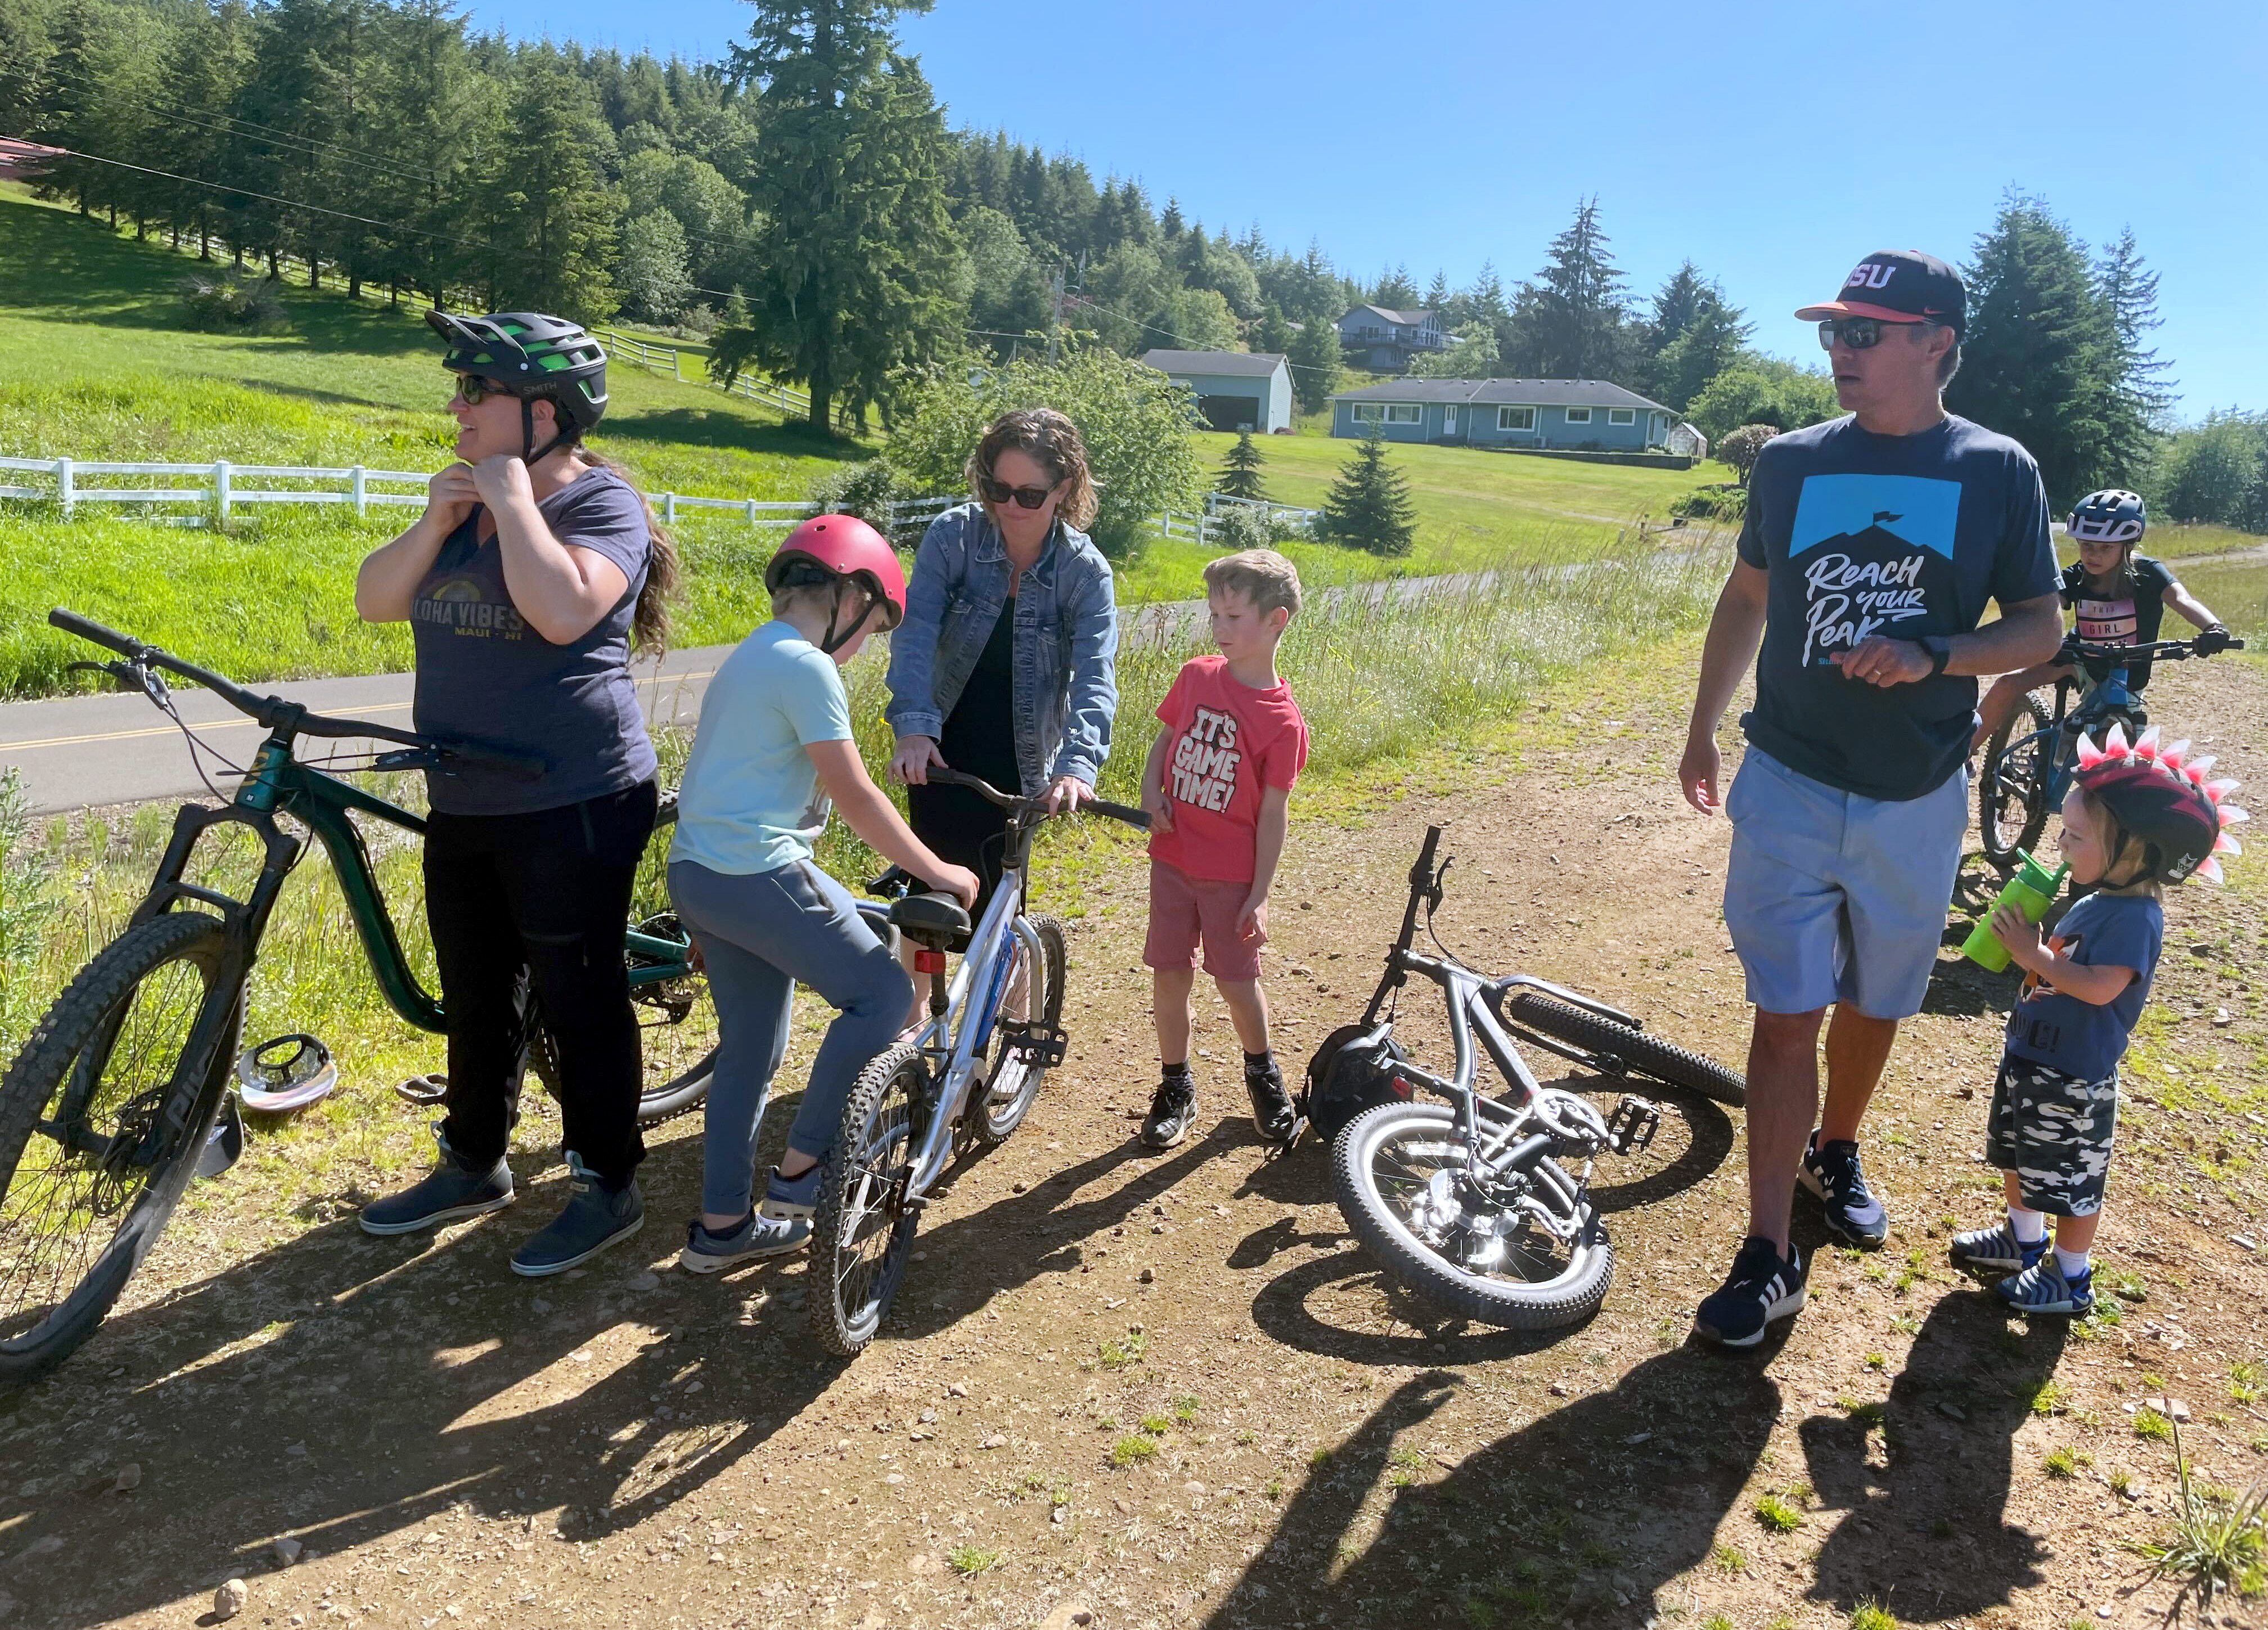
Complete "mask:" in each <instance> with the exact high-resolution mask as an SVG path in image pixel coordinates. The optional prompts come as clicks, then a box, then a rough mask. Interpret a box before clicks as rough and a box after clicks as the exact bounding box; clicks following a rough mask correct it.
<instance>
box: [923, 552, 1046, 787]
mask: <svg viewBox="0 0 2268 1630" xmlns="http://www.w3.org/2000/svg"><path fill="white" fill-rule="evenodd" d="M937 750H938V751H939V753H942V754H943V755H944V756H945V762H946V763H948V764H950V765H952V766H953V768H954V769H955V770H958V771H961V773H962V774H963V775H972V776H981V777H983V778H984V779H985V780H987V781H990V783H991V784H992V785H995V786H997V787H998V788H999V789H1000V790H1001V791H1002V792H1004V793H1011V794H1013V793H1020V792H1022V791H1023V790H1024V778H1023V772H1022V771H1020V770H1019V769H1018V768H1017V765H1016V597H1015V596H1014V595H1013V594H1011V595H1009V596H1008V599H1007V602H1006V603H1005V605H1003V606H1002V607H1001V608H1000V616H999V618H998V621H997V622H995V623H993V624H992V632H991V634H990V637H989V638H986V640H985V641H984V650H983V653H982V654H980V655H979V656H978V657H977V659H976V670H975V671H974V672H973V673H971V674H970V675H968V684H966V685H965V686H963V687H962V688H961V697H960V699H959V700H958V701H956V702H955V703H954V704H953V712H950V713H948V714H947V715H946V720H945V732H944V734H942V735H940V736H939V737H938V741H937Z"/></svg>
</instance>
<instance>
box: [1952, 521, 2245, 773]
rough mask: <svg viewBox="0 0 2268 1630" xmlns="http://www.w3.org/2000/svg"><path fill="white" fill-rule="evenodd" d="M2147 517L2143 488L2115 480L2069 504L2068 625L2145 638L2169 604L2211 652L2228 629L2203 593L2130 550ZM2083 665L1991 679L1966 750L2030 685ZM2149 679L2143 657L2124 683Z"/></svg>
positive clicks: (2059, 664) (2085, 632) (2080, 631)
mask: <svg viewBox="0 0 2268 1630" xmlns="http://www.w3.org/2000/svg"><path fill="white" fill-rule="evenodd" d="M2148 520H2149V518H2148V516H2147V514H2146V513H2144V510H2143V506H2142V498H2141V495H2140V494H2139V493H2135V492H2128V491H2125V490H2123V489H2121V488H2116V487H2110V488H2105V489H2104V490H2102V491H2101V492H2090V493H2088V495H2087V496H2086V497H2085V498H2081V499H2080V501H2079V507H2078V508H2076V509H2074V510H2073V511H2072V512H2071V520H2070V523H2069V526H2068V527H2067V529H2068V530H2069V532H2070V533H2071V541H2072V542H2073V543H2075V544H2077V545H2078V546H2079V558H2078V559H2077V560H2075V561H2073V562H2072V564H2070V565H2068V566H2066V567H2065V568H2064V570H2063V603H2064V604H2065V605H2066V606H2069V607H2070V608H2072V611H2073V616H2074V619H2075V622H2076V626H2075V627H2074V628H2073V630H2072V632H2073V634H2074V635H2075V636H2076V637H2077V638H2080V639H2083V640H2086V641H2088V642H2089V643H2090V644H2093V645H2147V644H2149V643H2150V642H2151V641H2152V640H2154V639H2155V638H2157V637H2158V625H2159V623H2160V621H2161V619H2162V618H2163V616H2165V608H2167V607H2168V606H2171V607H2172V608H2174V609H2175V610H2176V611H2178V612H2180V613H2181V614H2182V615H2183V616H2185V617H2187V618H2188V619H2189V620H2190V621H2191V622H2192V623H2196V624H2197V625H2198V628H2200V629H2201V630H2203V631H2204V632H2203V633H2202V634H2201V635H2200V636H2199V638H2198V642H2197V645H2198V654H2199V655H2201V656H2211V655H2212V654H2213V653H2214V652H2216V651H2220V650H2221V649H2223V648H2225V647H2226V646H2227V645H2228V629H2226V628H2224V627H2223V626H2222V625H2221V623H2220V619H2219V618H2218V617H2216V616H2213V613H2212V611H2211V610H2209V609H2208V608H2206V606H2205V602H2204V601H2200V600H2199V599H2198V597H2197V596H2196V595H2194V594H2191V593H2190V592H2189V590H2187V589H2185V588H2183V586H2181V583H2180V581H2179V580H2178V579H2176V577H2175V576H2174V574H2173V573H2172V572H2169V571H2168V570H2167V569H2166V566H2165V564H2164V563H2162V562H2161V561H2157V560H2154V559H2152V558H2151V557H2149V556H2147V555H2141V554H2137V553H2136V552H2135V545H2137V544H2138V543H2139V542H2141V541H2142V532H2143V529H2144V527H2147V525H2148ZM2096 666H2100V664H2099V663H2097V664H2096ZM2079 672H2080V664H2078V663H2076V662H2071V661H2063V660H2057V661H2049V662H2043V663H2041V664H2039V665H2038V666H2037V667H2028V668H2024V669H2022V670H2021V671H2020V672H2018V673H2014V674H2003V675H2000V677H1999V678H1998V679H1996V680H1994V681H1993V682H1992V689H1991V690H1988V691H1986V692H1985V699H1984V701H1983V702H1981V703H1979V704H1977V718H1978V719H1979V720H1980V722H1979V723H1978V725H1977V734H1976V736H1975V737H1974V738H1973V739H1972V740H1971V741H1970V744H1969V750H1970V752H1972V753H1974V752H1975V751H1976V750H1977V749H1978V748H1980V747H1982V746H1984V745H1985V741H1987V740H1989V739H1990V738H1991V736H1992V733H1993V732H1994V731H1996V730H1998V729H1999V727H2000V726H2002V725H2004V724H2006V723H2007V721H2008V719H2009V718H2010V717H2011V716H2012V715H2013V714H2014V712H2015V711H2016V709H2017V707H2018V706H2019V705H2020V704H2021V703H2022V701H2023V698H2024V697H2025V694H2026V693H2027V692H2029V691H2033V690H2038V689H2039V688H2040V687H2041V686H2042V685H2051V684H2053V683H2055V682H2057V681H2058V680H2061V679H2074V678H2076V677H2078V675H2079ZM2149 682H2150V665H2149V664H2148V663H2147V662H2137V663H2135V664H2134V665H2133V666H2132V667H2129V668H2128V669H2127V670H2126V688H2127V689H2128V690H2131V691H2133V692H2134V693H2135V694H2136V695H2137V696H2139V695H2140V694H2141V691H2142V688H2143V687H2144V686H2145V685H2147V684H2148V683H2149Z"/></svg>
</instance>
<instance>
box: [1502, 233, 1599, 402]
mask: <svg viewBox="0 0 2268 1630" xmlns="http://www.w3.org/2000/svg"><path fill="white" fill-rule="evenodd" d="M1607 243H1608V238H1607V234H1606V233H1605V232H1603V231H1602V230H1601V229H1600V226H1599V201H1598V200H1597V199H1596V198H1586V199H1584V200H1582V201H1581V202H1580V203H1578V204H1577V205H1576V206H1575V218H1574V219H1573V220H1572V222H1570V223H1569V224H1568V226H1567V229H1566V230H1565V232H1561V233H1560V234H1559V235H1558V236H1557V238H1554V239H1553V240H1551V250H1550V260H1549V261H1548V262H1546V263H1545V265H1544V267H1543V270H1542V271H1540V272H1538V273H1537V274H1536V275H1535V281H1533V282H1531V283H1525V284H1521V289H1520V298H1519V299H1518V301H1517V302H1516V303H1515V304H1514V306H1513V320H1512V330H1513V332H1512V343H1511V344H1510V345H1508V346H1507V347H1506V359H1507V361H1508V362H1509V363H1510V364H1511V366H1512V371H1513V372H1514V373H1515V374H1520V375H1523V376H1532V377H1535V378H1537V379H1566V380H1579V379H1612V378H1614V377H1615V376H1616V374H1618V373H1620V372H1623V364H1624V361H1625V360H1626V359H1627V356H1628V350H1629V344H1628V336H1627V335H1626V334H1625V332H1624V323H1625V312H1624V299H1623V274H1622V272H1621V270H1620V269H1618V268H1617V267H1616V265H1615V262H1614V257H1613V256H1612V255H1611V254H1609V253H1608V251H1607Z"/></svg>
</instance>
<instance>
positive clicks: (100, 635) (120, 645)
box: [48, 606, 142, 657]
mask: <svg viewBox="0 0 2268 1630" xmlns="http://www.w3.org/2000/svg"><path fill="white" fill-rule="evenodd" d="M48 623H49V625H50V626H52V627H55V628H59V629H61V630H63V632H64V633H66V634H76V635H77V636H78V637H79V638H81V639H85V640H90V641H92V643H94V644H95V645H100V646H102V647H103V648H104V649H106V650H109V651H115V652H116V653H118V654H119V655H120V656H122V657H130V656H132V655H134V654H135V653H137V652H139V651H140V650H141V649H142V642H141V641H139V640H137V639H136V638H134V637H133V636H132V635H130V634H122V633H120V632H119V631H117V630H116V629H114V628H106V627H104V626H103V625H102V624H101V623H97V622H95V621H93V620H92V618H89V617H83V616H79V614H78V613H77V612H76V611H66V610H64V609H63V608H62V607H61V606H57V607H55V608H54V609H53V610H51V611H49V612H48Z"/></svg>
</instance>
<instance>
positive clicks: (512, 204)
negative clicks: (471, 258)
mask: <svg viewBox="0 0 2268 1630" xmlns="http://www.w3.org/2000/svg"><path fill="white" fill-rule="evenodd" d="M611 136H612V133H611V132H610V131H608V129H607V128H606V126H605V125H604V124H603V123H601V122H600V118H599V109H598V98H597V95H596V94H595V92H593V89H592V87H591V85H589V83H588V82H587V81H585V80H583V79H581V78H579V77H577V76H575V75H574V74H573V73H571V72H570V71H569V70H568V67H567V64H566V63H565V62H564V60H563V59H562V57H561V56H560V55H557V54H556V53H555V52H553V51H550V50H548V49H543V48H530V49H528V50H526V51H523V52H522V53H521V54H520V56H519V63H518V64H517V71H516V72H515V73H514V75H513V81H512V92H511V100H510V102H509V104H508V107H507V112H506V117H505V119H504V129H503V131H502V135H501V137H500V139H499V141H498V143H497V147H496V150H495V155H494V163H493V166H492V168H491V169H490V174H489V177H488V183H487V186H486V188H485V189H484V190H485V193H486V203H487V211H488V223H487V225H488V240H489V244H490V263H489V267H488V276H489V280H490V294H489V299H488V302H487V303H488V305H489V306H490V308H491V309H497V310H519V311H541V312H554V313H558V314H559V315H561V316H566V317H574V318H578V319H580V320H582V321H586V322H593V321H598V320H599V319H600V318H602V317H607V316H609V315H611V314H612V313H613V312H614V310H615V303H616V296H615V286H614V282H613V279H612V277H610V276H609V268H610V266H611V265H612V263H613V260H614V249H615V220H616V219H617V218H619V216H620V214H621V210H620V207H619V201H618V199H617V198H616V196H615V193H614V191H613V189H612V188H609V187H608V186H607V185H606V183H605V181H604V180H603V178H602V177H601V175H600V172H599V168H598V166H597V165H596V163H594V162H593V159H594V158H595V157H596V156H597V155H598V154H600V153H602V152H605V151H608V149H610V148H611V146H612V140H611Z"/></svg>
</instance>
